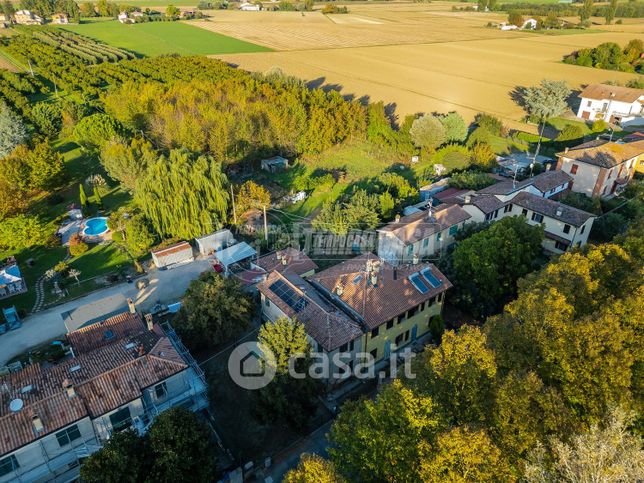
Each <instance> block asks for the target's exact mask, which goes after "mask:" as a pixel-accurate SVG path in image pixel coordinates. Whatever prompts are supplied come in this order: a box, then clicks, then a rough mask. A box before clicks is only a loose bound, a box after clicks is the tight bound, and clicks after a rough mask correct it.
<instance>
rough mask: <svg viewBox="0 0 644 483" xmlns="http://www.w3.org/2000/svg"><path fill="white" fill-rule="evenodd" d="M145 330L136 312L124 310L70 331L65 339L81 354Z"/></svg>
mask: <svg viewBox="0 0 644 483" xmlns="http://www.w3.org/2000/svg"><path fill="white" fill-rule="evenodd" d="M145 330H147V329H146V326H145V325H144V324H143V321H142V320H141V316H140V315H139V314H138V313H136V314H131V313H130V312H124V313H122V314H118V315H115V316H114V317H110V318H108V319H105V320H102V321H100V322H96V323H94V324H91V325H88V326H85V327H82V328H80V329H78V330H75V331H74V332H70V333H69V334H67V340H68V341H69V343H70V344H71V345H72V347H73V348H74V351H75V353H76V354H82V353H85V352H89V351H91V350H93V349H98V348H99V347H103V346H106V345H109V344H111V343H113V342H114V341H117V340H120V339H123V338H125V337H129V336H133V335H137V334H140V333H142V332H144V331H145Z"/></svg>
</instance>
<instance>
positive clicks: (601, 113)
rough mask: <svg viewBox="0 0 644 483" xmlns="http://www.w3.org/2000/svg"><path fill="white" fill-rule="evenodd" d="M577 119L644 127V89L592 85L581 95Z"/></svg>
mask: <svg viewBox="0 0 644 483" xmlns="http://www.w3.org/2000/svg"><path fill="white" fill-rule="evenodd" d="M579 97H580V99H581V104H580V105H579V110H578V111H577V117H579V118H581V119H585V120H588V121H595V120H598V119H601V120H603V121H606V122H610V123H614V124H619V125H620V126H622V127H625V126H643V125H644V89H632V88H630V87H620V86H610V85H606V84H591V85H589V86H588V87H586V88H585V89H584V90H583V91H582V92H581V94H579Z"/></svg>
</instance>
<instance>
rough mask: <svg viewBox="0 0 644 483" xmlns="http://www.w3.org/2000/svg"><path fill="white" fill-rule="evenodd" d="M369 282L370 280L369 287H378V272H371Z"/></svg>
mask: <svg viewBox="0 0 644 483" xmlns="http://www.w3.org/2000/svg"><path fill="white" fill-rule="evenodd" d="M370 280H371V285H373V286H374V287H377V286H378V272H371V277H370Z"/></svg>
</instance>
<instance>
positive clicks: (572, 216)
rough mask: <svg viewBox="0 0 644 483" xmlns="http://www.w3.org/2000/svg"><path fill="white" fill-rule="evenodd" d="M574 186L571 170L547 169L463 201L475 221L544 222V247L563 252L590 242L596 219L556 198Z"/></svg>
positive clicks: (479, 192)
mask: <svg viewBox="0 0 644 483" xmlns="http://www.w3.org/2000/svg"><path fill="white" fill-rule="evenodd" d="M572 186H573V181H572V178H571V176H570V175H568V174H567V173H562V172H558V171H546V172H545V173H541V174H540V175H537V176H535V177H533V178H530V179H528V180H525V181H523V182H520V183H514V182H512V181H506V182H502V183H498V184H496V185H492V186H489V187H487V188H484V189H482V190H480V191H478V192H476V193H474V194H468V195H465V196H464V197H463V199H462V200H461V201H460V204H461V207H462V208H463V210H465V211H466V212H467V213H469V214H470V215H471V219H470V221H473V222H494V221H498V220H500V219H502V218H505V217H508V216H523V217H525V218H526V222H527V223H528V224H531V225H537V224H543V225H544V229H545V240H544V241H543V247H544V249H545V250H547V251H549V252H552V253H563V252H565V251H567V250H568V249H569V248H572V247H580V246H583V245H585V244H586V242H587V241H588V234H589V233H590V229H591V228H592V225H593V221H594V219H595V215H593V214H592V213H587V212H585V211H582V210H579V209H577V208H573V207H572V206H569V205H566V204H564V203H560V202H559V201H556V200H554V199H553V198H555V197H557V196H558V195H560V194H561V193H564V192H566V191H568V190H570V188H571V187H572Z"/></svg>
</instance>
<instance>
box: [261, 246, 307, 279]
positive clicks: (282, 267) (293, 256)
mask: <svg viewBox="0 0 644 483" xmlns="http://www.w3.org/2000/svg"><path fill="white" fill-rule="evenodd" d="M278 255H279V256H280V257H282V260H286V263H283V261H282V260H278V259H277V257H278ZM254 263H255V265H257V266H259V267H261V268H263V269H264V270H266V271H267V272H271V271H273V270H277V271H279V272H287V271H288V272H292V273H297V274H298V275H302V274H303V273H306V272H310V271H311V270H317V269H318V266H317V264H316V263H315V262H314V261H313V260H311V259H310V258H309V257H308V256H307V255H306V254H305V253H304V252H302V251H300V250H297V249H295V248H292V247H288V248H286V249H284V250H278V251H275V252H273V253H269V254H267V255H264V256H263V257H260V258H258V259H257V261H256V262H254Z"/></svg>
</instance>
